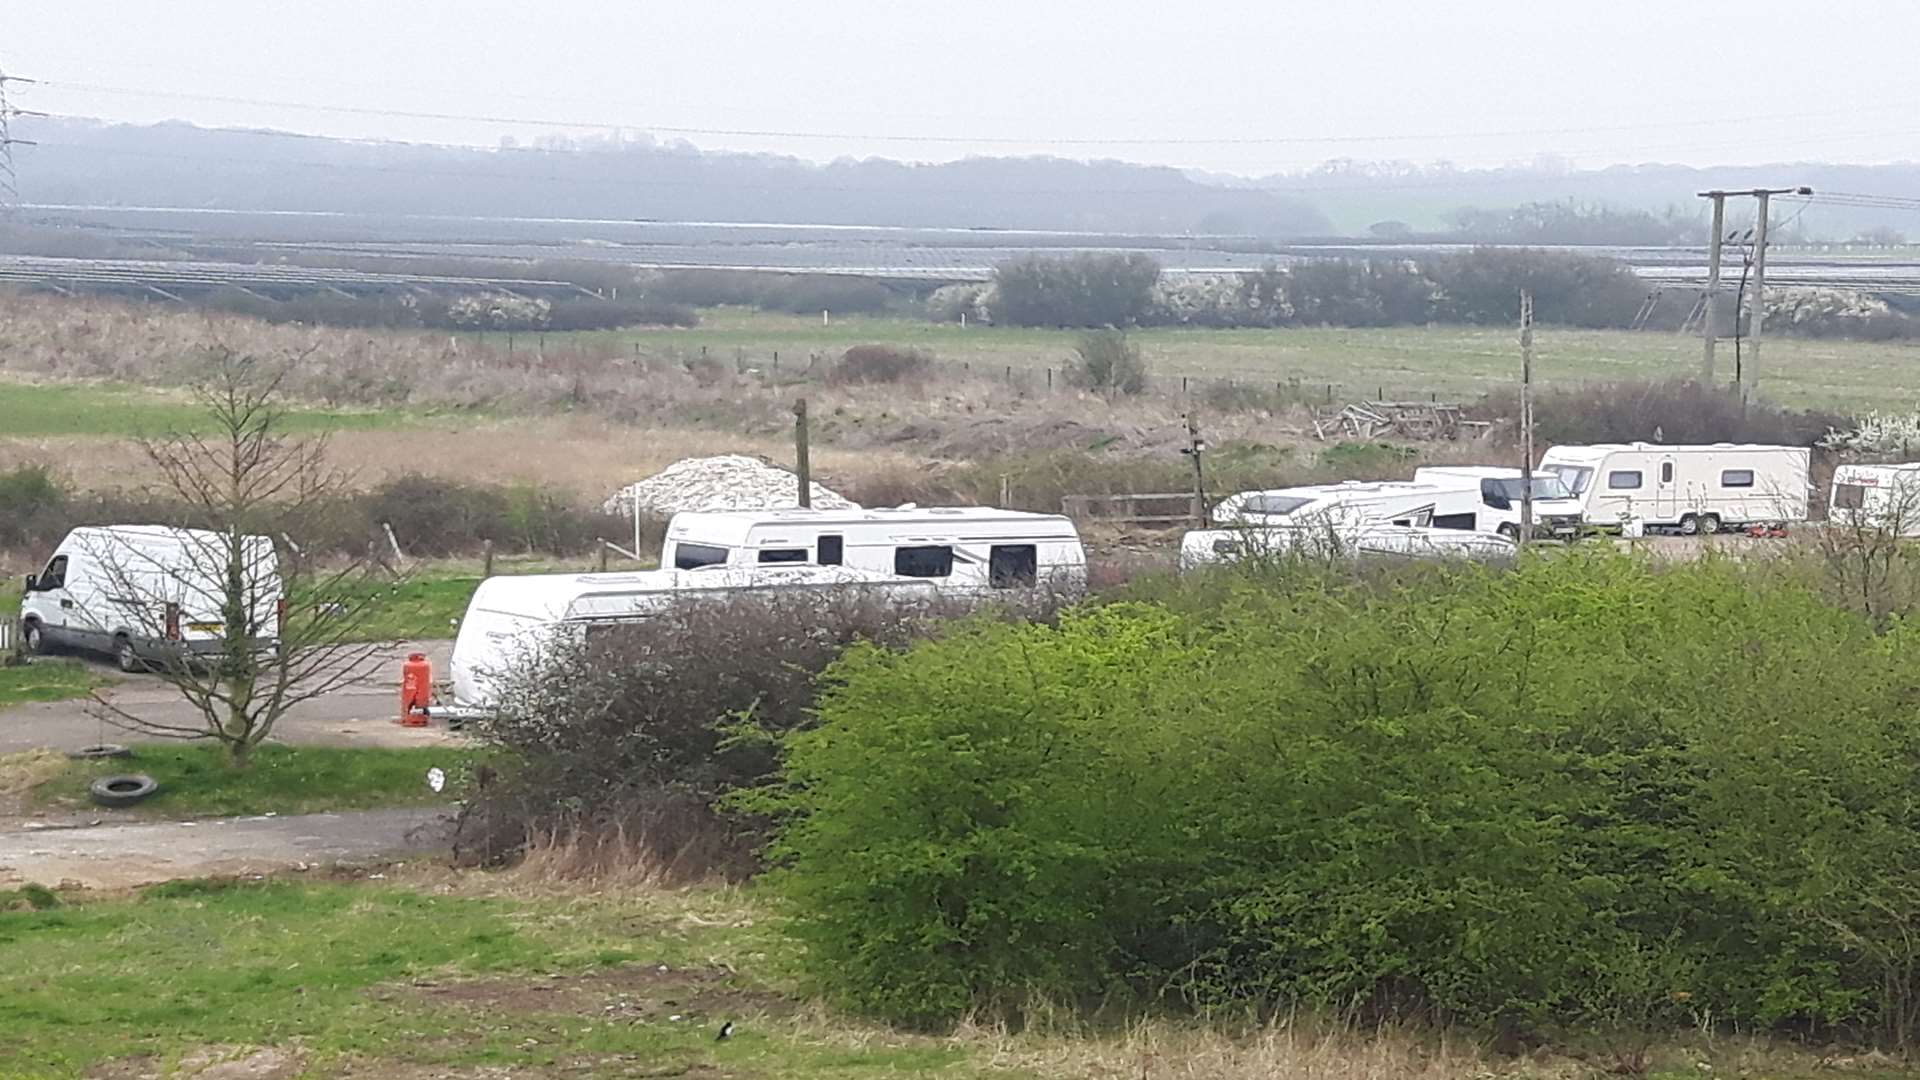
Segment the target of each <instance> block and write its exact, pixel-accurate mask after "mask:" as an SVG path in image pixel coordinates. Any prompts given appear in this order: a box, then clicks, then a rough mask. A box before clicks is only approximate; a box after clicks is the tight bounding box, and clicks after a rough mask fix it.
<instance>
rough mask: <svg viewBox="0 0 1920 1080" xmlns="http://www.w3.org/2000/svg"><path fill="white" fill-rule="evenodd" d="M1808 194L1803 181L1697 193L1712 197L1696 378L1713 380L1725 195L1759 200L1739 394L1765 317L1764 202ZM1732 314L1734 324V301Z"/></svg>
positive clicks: (1747, 383) (1756, 354)
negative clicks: (1748, 343)
mask: <svg viewBox="0 0 1920 1080" xmlns="http://www.w3.org/2000/svg"><path fill="white" fill-rule="evenodd" d="M1812 194H1813V189H1812V188H1810V187H1807V186H1805V185H1801V186H1800V187H1783V188H1754V189H1753V190H1751V191H1719V190H1714V191H1702V192H1700V193H1699V195H1700V197H1701V198H1703V199H1712V200H1713V235H1712V236H1711V237H1709V238H1708V242H1707V308H1706V313H1705V317H1704V318H1703V319H1701V325H1702V326H1703V327H1704V328H1705V329H1704V330H1703V331H1702V335H1701V336H1702V337H1703V338H1704V339H1705V345H1704V351H1703V353H1702V356H1701V360H1700V380H1701V381H1702V382H1704V383H1707V384H1708V385H1712V383H1713V380H1714V371H1713V345H1714V342H1715V341H1717V340H1719V337H1720V327H1719V313H1718V312H1717V311H1716V310H1715V308H1716V301H1718V300H1719V299H1720V246H1721V244H1722V242H1723V241H1724V240H1725V239H1726V228H1727V212H1726V211H1727V196H1729V195H1751V196H1753V198H1754V200H1755V201H1756V202H1757V203H1758V204H1759V205H1758V207H1757V208H1756V213H1755V215H1754V220H1755V223H1756V224H1755V228H1754V241H1753V243H1754V251H1753V301H1752V303H1753V307H1752V308H1751V309H1750V310H1751V311H1752V316H1751V319H1750V321H1749V334H1748V336H1749V337H1751V338H1752V339H1753V364H1752V365H1751V366H1749V365H1747V364H1745V363H1743V364H1742V365H1741V367H1742V370H1741V372H1740V374H1739V376H1738V379H1739V382H1740V387H1741V394H1742V395H1748V394H1751V393H1752V392H1753V389H1754V382H1755V380H1754V379H1753V377H1752V376H1751V375H1749V374H1747V373H1748V372H1749V371H1753V370H1755V369H1757V368H1758V366H1759V361H1760V324H1761V322H1762V321H1763V320H1764V319H1765V317H1766V280H1767V204H1768V202H1769V201H1770V200H1771V199H1772V198H1773V196H1775V195H1801V196H1810V195H1812ZM1733 318H1734V323H1735V325H1736V326H1738V324H1739V321H1740V312H1739V310H1738V307H1737V305H1736V309H1735V311H1734V313H1733Z"/></svg>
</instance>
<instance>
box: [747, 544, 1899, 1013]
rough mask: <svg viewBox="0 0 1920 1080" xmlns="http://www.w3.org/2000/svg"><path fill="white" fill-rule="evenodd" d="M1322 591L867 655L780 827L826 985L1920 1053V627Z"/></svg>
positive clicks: (1507, 582)
mask: <svg viewBox="0 0 1920 1080" xmlns="http://www.w3.org/2000/svg"><path fill="white" fill-rule="evenodd" d="M1307 573H1308V572H1307V571H1305V570H1303V569H1299V568H1295V569H1292V570H1287V569H1285V568H1281V569H1277V570H1276V569H1271V568H1270V569H1268V570H1267V571H1265V574H1266V575H1267V576H1265V577H1262V576H1235V575H1233V574H1232V573H1231V572H1228V573H1227V575H1226V576H1224V577H1217V578H1214V579H1211V580H1208V581H1206V582H1205V583H1204V585H1203V586H1200V587H1198V589H1196V587H1193V586H1187V585H1181V586H1176V587H1174V588H1173V589H1172V590H1171V591H1167V590H1163V591H1162V593H1161V594H1160V596H1161V598H1160V599H1159V600H1153V601H1146V600H1134V601H1127V602H1118V603H1111V604H1108V605H1105V606H1099V607H1093V608H1083V609H1081V610H1078V611H1075V612H1072V613H1069V614H1068V615H1067V616H1066V617H1063V618H1062V619H1061V620H1059V621H1058V623H1057V624H1056V625H1018V624H1008V623H1002V622H982V623H979V624H976V625H972V626H968V627H965V628H963V629H960V630H958V631H956V632H954V633H951V634H948V635H945V636H943V637H941V638H939V639H938V640H931V641H924V642H920V643H917V644H915V645H913V646H912V647H911V648H907V649H904V650H900V649H891V650H890V649H883V648H879V647H874V646H856V647H855V648H853V649H852V650H851V651H849V652H848V653H847V654H846V655H845V656H844V657H843V658H842V659H841V660H840V661H839V662H838V663H837V664H836V665H835V666H834V667H833V668H831V669H830V670H829V673H828V675H827V680H828V683H827V686H826V688H825V690H824V692H823V694H822V696H821V697H820V699H819V714H818V723H817V725H815V726H812V727H811V728H808V729H805V730H801V731H798V732H797V733H795V734H792V735H790V736H789V737H788V740H787V747H786V774H785V777H784V780H783V782H782V783H781V784H780V785H779V786H778V787H774V788H768V789H764V790H762V791H761V792H760V793H759V794H758V795H756V796H753V797H751V798H750V799H748V800H747V801H748V802H749V804H750V805H751V806H752V808H753V809H755V810H756V811H759V812H769V813H776V814H780V815H783V818H782V821H783V824H782V826H781V829H780V832H779V834H778V836H777V839H776V841H775V843H774V844H773V846H772V848H771V849H770V854H771V855H772V857H773V858H774V859H775V860H776V861H777V863H778V865H779V867H780V868H779V869H778V870H777V871H776V873H775V874H774V876H773V878H772V881H773V883H774V885H775V888H776V889H777V891H778V892H779V893H780V895H782V896H783V897H785V898H786V900H787V902H788V903H789V905H790V908H791V911H792V914H793V916H794V922H793V925H794V929H795V932H796V933H797V934H799V935H800V936H801V937H802V938H803V939H804V940H805V942H806V944H807V957H808V962H809V964H810V965H811V968H812V973H813V975H814V977H815V978H816V979H817V980H818V982H819V984H820V985H821V987H822V988H823V989H824V990H826V991H827V992H829V993H830V994H832V995H833V996H835V997H837V998H838V999H839V1000H840V1001H842V1002H843V1003H845V1004H847V1005H850V1006H852V1007H854V1008H857V1009H860V1010H863V1011H867V1012H871V1013H875V1014H878V1015H882V1016H885V1017H889V1018H892V1019H896V1020H900V1021H906V1022H912V1023H919V1024H939V1023H943V1022H947V1021H951V1020H952V1019H954V1018H956V1017H959V1016H961V1015H962V1014H964V1013H966V1012H967V1011H968V1010H973V1009H981V1008H986V1009H998V1010H1002V1011H1012V1010H1016V1009H1018V1008H1019V1007H1021V1006H1022V1005H1023V1004H1024V1003H1026V1002H1028V1001H1030V1000H1033V999H1034V998H1036V997H1038V998H1044V999H1049V1000H1054V1001H1064V1002H1093V1001H1104V1000H1110V999H1111V998H1112V996H1113V995H1114V994H1115V993H1124V994H1127V995H1130V996H1132V997H1135V998H1137V999H1140V1000H1143V1001H1155V1002H1167V1001H1177V1002H1181V1003H1185V1004H1188V1005H1192V1006H1198V1007H1217V1006H1234V1007H1242V1008H1244V1007H1253V1008H1288V1007H1300V1006H1307V1007H1315V1006H1325V1007H1335V1008H1339V1009H1343V1010H1356V1011H1358V1012H1360V1013H1362V1014H1365V1015H1371V1016H1403V1017H1404V1016H1413V1017H1420V1018H1427V1019H1434V1020H1439V1021H1444V1022H1465V1023H1471V1024H1479V1025H1487V1026H1500V1027H1505V1028H1510V1029H1511V1028H1516V1027H1518V1028H1527V1029H1536V1030H1538V1029H1555V1028H1579V1029H1583V1030H1592V1029H1618V1028H1621V1027H1636V1028H1641V1027H1646V1026H1660V1025H1670V1024H1679V1023H1712V1022H1721V1021H1726V1022H1733V1023H1739V1024H1742V1025H1746V1026H1769V1025H1773V1026H1781V1025H1787V1026H1792V1027H1794V1028H1796V1029H1798V1030H1814V1031H1825V1032H1828V1033H1832V1032H1834V1031H1836V1030H1838V1031H1840V1032H1842V1033H1845V1034H1850V1035H1852V1036H1855V1037H1870V1036H1871V1037H1877V1038H1879V1039H1880V1040H1882V1041H1884V1042H1887V1043H1889V1044H1899V1045H1905V1044H1907V1043H1908V1042H1909V1041H1910V1040H1911V1039H1912V1037H1913V1035H1914V1033H1915V1030H1916V1024H1917V1022H1920V976H1917V975H1916V974H1915V972H1916V970H1920V969H1917V968H1916V963H1917V962H1920V943H1916V942H1915V940H1914V935H1913V933H1912V931H1913V930H1914V928H1915V926H1916V925H1920V873H1916V871H1920V805H1916V804H1915V803H1914V801H1913V800H1912V799H1911V792H1912V791H1914V790H1920V787H1916V785H1920V734H1916V732H1917V731H1920V727H1917V726H1916V724H1915V722H1914V721H1915V719H1916V717H1915V715H1914V712H1915V709H1914V702H1915V701H1916V700H1920V698H1916V696H1915V691H1916V690H1920V652H1916V645H1920V639H1916V637H1915V632H1914V631H1913V630H1910V629H1908V628H1907V627H1906V626H1905V625H1903V624H1898V623H1896V624H1894V628H1893V629H1892V630H1891V631H1888V632H1884V633H1882V632H1877V630H1876V628H1875V626H1874V625H1873V624H1871V623H1869V622H1868V621H1867V620H1866V619H1864V618H1863V617H1861V616H1858V615H1855V614H1853V613H1850V612H1847V611H1844V610H1841V609H1839V608H1836V607H1834V606H1831V605H1829V604H1827V603H1825V602H1824V601H1823V600H1822V598H1821V597H1820V596H1819V595H1818V594H1817V592H1816V591H1815V586H1814V585H1813V584H1811V583H1803V582H1802V581H1801V580H1800V579H1797V578H1795V577H1793V576H1791V575H1783V574H1775V573H1772V572H1770V571H1766V570H1756V569H1753V568H1750V567H1747V568H1743V567H1740V566H1737V565H1733V564H1730V563H1727V562H1723V561H1720V560H1714V559H1708V560H1705V561H1703V562H1700V563H1697V564H1691V565H1685V566H1678V567H1667V568H1657V567H1655V566H1652V565H1649V564H1647V563H1643V562H1639V561H1634V560H1630V559H1626V558H1619V557H1613V556H1593V557H1588V556H1571V557H1565V558H1559V559H1549V560H1534V561H1526V562H1523V563H1522V564H1521V565H1520V566H1519V567H1518V568H1516V569H1513V570H1510V571H1496V570H1487V569H1475V568H1452V569H1431V568H1423V569H1421V570H1419V571H1418V572H1417V573H1414V574H1411V575H1407V574H1398V575H1389V576H1388V577H1387V578H1386V579H1385V580H1384V581H1383V580H1376V579H1372V578H1369V577H1367V576H1365V575H1354V574H1353V573H1352V571H1351V570H1345V569H1336V570H1332V571H1326V572H1323V573H1320V574H1318V575H1316V576H1311V577H1303V576H1288V577H1287V578H1286V580H1280V581H1276V580H1274V578H1273V577H1272V576H1271V575H1274V574H1281V575H1305V574H1307ZM1183 595H1190V596H1200V595H1204V597H1205V602H1204V603H1197V602H1187V601H1184V600H1182V596H1183Z"/></svg>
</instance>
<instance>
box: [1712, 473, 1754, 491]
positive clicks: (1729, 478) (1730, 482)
mask: <svg viewBox="0 0 1920 1080" xmlns="http://www.w3.org/2000/svg"><path fill="white" fill-rule="evenodd" d="M1720 486H1721V487H1752V486H1753V470H1752V469H1726V470H1723V471H1722V472H1721V473H1720Z"/></svg>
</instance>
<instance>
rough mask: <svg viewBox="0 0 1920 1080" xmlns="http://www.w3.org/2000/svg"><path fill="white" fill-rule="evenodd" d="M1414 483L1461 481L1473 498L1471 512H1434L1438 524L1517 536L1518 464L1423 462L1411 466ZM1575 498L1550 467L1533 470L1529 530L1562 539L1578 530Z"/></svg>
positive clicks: (1523, 483)
mask: <svg viewBox="0 0 1920 1080" xmlns="http://www.w3.org/2000/svg"><path fill="white" fill-rule="evenodd" d="M1413 480H1414V482H1415V483H1418V484H1438V485H1441V486H1448V485H1456V484H1461V485H1466V486H1468V487H1469V488H1470V489H1471V490H1472V491H1473V493H1474V496H1475V497H1476V499H1477V500H1478V503H1477V505H1475V506H1474V508H1473V512H1472V513H1471V514H1461V515H1458V516H1457V517H1450V518H1441V517H1435V518H1434V521H1433V523H1434V525H1435V526H1437V527H1439V528H1443V529H1472V530H1474V531H1475V532H1490V533H1499V534H1500V535H1501V536H1504V537H1507V538H1509V539H1518V538H1519V536H1520V503H1521V499H1522V498H1523V494H1524V492H1523V489H1524V488H1525V486H1526V478H1525V477H1524V476H1522V475H1521V473H1520V470H1519V469H1515V468H1503V467H1501V466H1498V465H1428V466H1425V467H1423V468H1419V469H1415V470H1413ZM1580 521H1581V511H1580V502H1579V500H1577V499H1575V498H1574V497H1573V492H1572V491H1571V490H1570V489H1569V488H1568V487H1567V485H1566V484H1565V483H1564V482H1562V481H1561V479H1560V477H1559V475H1558V474H1556V473H1550V472H1536V473H1534V474H1533V535H1535V536H1543V537H1557V538H1560V539H1568V538H1571V537H1574V536H1577V535H1579V532H1580Z"/></svg>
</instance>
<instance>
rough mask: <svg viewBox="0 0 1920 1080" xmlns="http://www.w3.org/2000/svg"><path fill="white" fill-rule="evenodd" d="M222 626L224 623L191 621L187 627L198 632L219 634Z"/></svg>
mask: <svg viewBox="0 0 1920 1080" xmlns="http://www.w3.org/2000/svg"><path fill="white" fill-rule="evenodd" d="M221 627H222V624H221V623H217V622H190V623H188V624H187V629H189V630H191V631H193V632H194V633H196V634H217V633H219V632H220V630H221Z"/></svg>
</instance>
